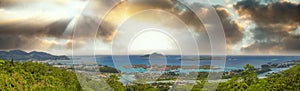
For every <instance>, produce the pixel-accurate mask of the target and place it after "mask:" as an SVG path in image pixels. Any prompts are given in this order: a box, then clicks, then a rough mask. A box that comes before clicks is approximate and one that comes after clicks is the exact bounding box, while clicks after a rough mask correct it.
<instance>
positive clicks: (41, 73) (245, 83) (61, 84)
mask: <svg viewBox="0 0 300 91" xmlns="http://www.w3.org/2000/svg"><path fill="white" fill-rule="evenodd" d="M106 69H109V70H110V69H111V68H109V67H105V69H104V70H106ZM110 72H111V70H110ZM77 75H79V76H78V80H79V81H80V82H81V85H80V84H79V82H78V80H77V77H76V74H75V72H73V71H66V70H61V69H58V68H54V67H50V66H47V65H45V64H39V63H33V62H24V63H20V62H12V61H3V60H0V90H4V91H7V90H9V91H11V90H47V91H49V90H50V91H53V90H59V91H66V90H68V91H69V90H70V91H81V90H86V91H95V90H97V91H98V90H100V91H110V90H112V89H113V90H115V91H167V90H168V89H170V87H169V86H172V85H173V83H152V84H128V85H124V84H122V83H121V82H119V77H118V76H117V75H110V76H109V77H108V78H105V79H104V80H101V79H98V80H95V79H97V78H91V77H88V76H87V75H86V74H84V73H79V74H77ZM201 75H203V76H207V73H201ZM198 79H201V80H202V81H199V82H198V83H197V84H196V85H195V86H194V87H193V88H192V91H201V90H212V89H211V88H206V89H203V87H204V85H207V86H208V87H210V86H215V85H216V84H215V83H208V82H206V81H205V78H204V77H202V76H200V77H198ZM205 83H206V84H205ZM174 88H176V89H178V90H186V89H187V88H191V86H190V85H181V86H177V87H174ZM216 89H217V90H218V91H232V90H233V91H236V90H245V91H265V90H267V91H269V90H272V91H273V90H275V91H285V90H288V91H299V90H300V63H299V64H297V65H296V66H294V67H292V68H290V69H288V70H286V71H284V72H282V73H276V74H271V75H269V76H268V77H267V78H264V79H258V77H257V72H256V70H255V69H254V67H253V66H251V65H249V64H248V65H246V66H244V70H243V71H242V72H241V74H239V75H235V76H233V77H232V78H231V79H230V80H228V81H226V82H222V83H220V84H219V85H218V87H217V88H216Z"/></svg>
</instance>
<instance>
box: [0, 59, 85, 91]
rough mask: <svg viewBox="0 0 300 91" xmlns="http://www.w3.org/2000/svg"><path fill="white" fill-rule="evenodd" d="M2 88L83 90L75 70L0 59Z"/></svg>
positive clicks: (52, 90)
mask: <svg viewBox="0 0 300 91" xmlns="http://www.w3.org/2000/svg"><path fill="white" fill-rule="evenodd" d="M0 90H4V91H7V90H8V91H12V90H17V91H20V90H47V91H49V90H50V91H54V90H59V91H67V90H68V91H69V90H71V91H78V90H82V89H81V87H80V84H79V82H78V81H77V79H76V74H75V73H74V72H73V71H66V70H61V69H58V68H54V67H49V66H47V65H45V64H39V63H33V62H24V63H20V62H10V61H3V60H0Z"/></svg>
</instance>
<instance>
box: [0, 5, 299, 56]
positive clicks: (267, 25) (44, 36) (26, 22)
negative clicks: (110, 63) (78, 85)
mask: <svg viewBox="0 0 300 91" xmlns="http://www.w3.org/2000/svg"><path fill="white" fill-rule="evenodd" d="M182 1H184V0H182ZM118 2H121V3H118ZM113 5H114V6H113ZM186 5H187V6H189V7H197V8H198V9H197V10H196V11H195V12H193V11H192V10H191V9H190V8H188V7H187V6H186ZM112 6H113V7H112ZM209 7H212V9H213V10H214V11H215V12H216V14H217V16H218V17H212V15H211V14H210V13H208V10H209V9H210V8H209ZM110 8H111V9H110ZM107 9H110V10H109V11H106V10H107ZM197 15H200V17H197ZM299 16H300V1H299V0H208V1H207V2H205V0H203V2H201V3H200V2H189V3H186V4H185V5H184V4H182V3H179V2H178V1H177V0H121V1H118V0H0V50H15V49H20V50H25V51H28V52H29V51H44V52H49V53H52V54H58V55H71V54H78V55H91V54H147V53H152V52H160V53H163V54H210V53H211V51H212V50H220V51H222V50H221V49H212V45H211V44H212V43H211V42H212V40H210V39H211V37H212V36H213V37H214V35H209V34H210V30H216V31H223V32H224V34H225V37H223V38H224V39H225V40H226V41H225V42H224V43H226V46H224V49H226V51H225V53H226V54H228V55H299V54H300V17H299ZM199 18H200V19H199ZM215 18H218V19H219V20H220V22H218V23H220V24H222V28H223V29H221V30H219V29H217V28H216V26H214V25H210V24H206V23H205V20H213V19H215ZM201 19H204V21H201ZM98 23H99V24H98ZM218 38H222V37H220V36H218ZM220 40H222V39H220ZM220 43H223V42H222V41H220ZM215 44H218V43H215Z"/></svg>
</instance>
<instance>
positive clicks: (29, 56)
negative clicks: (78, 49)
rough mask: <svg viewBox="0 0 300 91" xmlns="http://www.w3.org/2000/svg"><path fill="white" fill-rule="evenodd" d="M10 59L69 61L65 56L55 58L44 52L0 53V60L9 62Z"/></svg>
mask: <svg viewBox="0 0 300 91" xmlns="http://www.w3.org/2000/svg"><path fill="white" fill-rule="evenodd" d="M11 58H14V60H16V61H29V60H38V61H45V60H70V58H68V57H67V56H64V55H63V56H56V55H52V54H49V53H46V52H37V51H32V52H29V53H27V52H25V51H22V50H11V51H0V59H3V60H11Z"/></svg>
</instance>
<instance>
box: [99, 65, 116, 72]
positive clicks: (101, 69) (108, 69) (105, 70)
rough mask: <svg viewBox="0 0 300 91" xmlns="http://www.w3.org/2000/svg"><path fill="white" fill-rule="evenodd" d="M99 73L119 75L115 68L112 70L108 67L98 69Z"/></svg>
mask: <svg viewBox="0 0 300 91" xmlns="http://www.w3.org/2000/svg"><path fill="white" fill-rule="evenodd" d="M99 71H100V72H103V73H119V70H117V69H116V68H113V67H109V66H103V67H100V68H99Z"/></svg>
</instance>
